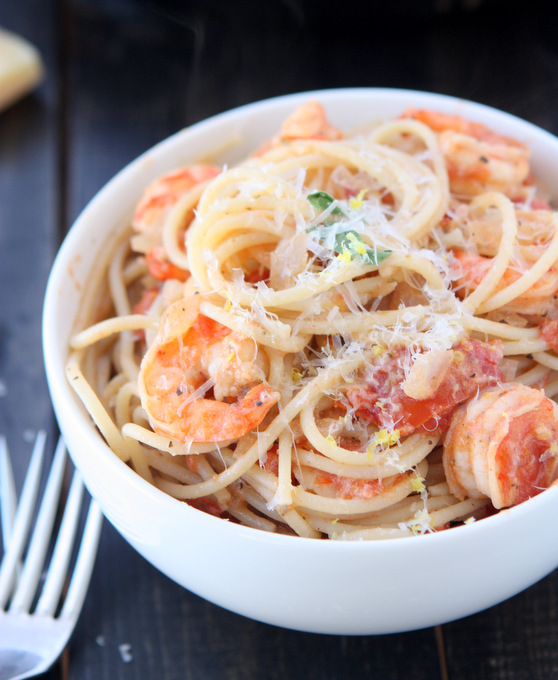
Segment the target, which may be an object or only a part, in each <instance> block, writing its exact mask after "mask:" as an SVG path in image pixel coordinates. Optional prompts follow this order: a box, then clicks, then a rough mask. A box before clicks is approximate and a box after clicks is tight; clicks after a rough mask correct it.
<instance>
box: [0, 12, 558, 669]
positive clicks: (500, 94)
mask: <svg viewBox="0 0 558 680" xmlns="http://www.w3.org/2000/svg"><path fill="white" fill-rule="evenodd" d="M0 26H2V27H4V28H7V29H9V30H13V31H15V32H17V33H19V34H21V35H22V36H24V37H26V38H27V39H29V40H30V41H31V42H33V43H34V44H36V45H37V47H38V48H39V49H40V51H41V53H42V55H43V57H44V60H45V63H46V71H47V77H46V79H45V81H44V82H43V83H42V85H41V86H40V87H39V88H38V89H37V91H36V92H34V93H33V94H32V95H31V96H29V97H27V98H25V99H24V100H22V101H20V102H19V103H17V104H16V105H14V106H12V107H11V108H10V109H8V110H6V111H5V112H2V113H0V433H3V434H5V435H6V436H7V438H8V443H9V446H10V450H11V451H12V454H13V457H14V464H15V467H16V478H17V485H18V488H20V486H21V483H22V479H23V474H24V470H25V467H26V464H27V461H28V458H29V455H30V451H31V443H30V442H31V440H32V438H33V436H34V433H36V431H37V430H38V429H41V428H43V429H47V431H48V432H49V441H50V443H51V444H53V445H54V440H55V436H56V426H55V422H54V418H53V415H52V411H51V407H50V402H49V397H48V391H47V386H46V381H45V377H44V371H43V364H42V350H41V337H40V334H41V308H42V298H43V294H44V288H45V285H46V280H47V276H48V272H49V269H50V266H51V264H52V261H53V258H54V255H55V253H56V250H57V248H58V246H59V244H60V241H61V239H62V237H63V235H64V234H65V232H66V231H67V229H68V228H69V226H70V224H71V223H72V221H73V220H74V219H75V218H76V216H77V215H78V214H79V212H80V211H81V210H82V209H83V208H84V206H85V205H86V204H87V202H88V201H89V200H90V199H91V198H92V197H93V196H94V194H95V193H96V192H97V191H98V190H99V189H100V188H101V187H102V186H103V185H104V183H105V182H106V181H107V180H109V179H110V178H111V177H112V176H113V175H114V174H115V173H116V172H117V171H118V170H120V169H121V168H122V167H124V166H125V165H126V164H127V163H129V162H130V161H131V160H133V159H134V158H135V157H136V156H138V155H139V154H140V153H142V152H143V151H145V150H146V149H147V148H149V147H150V146H152V145H153V144H155V143H156V142H158V141H160V140H162V139H163V138H165V137H167V136H168V135H170V134H172V133H173V132H176V131H177V130H179V129H181V128H183V127H184V126H187V125H190V124H192V123H194V122H196V121H198V120H201V119H202V118H205V117H207V116H210V115H212V114H215V113H219V112H221V111H224V110H226V109H229V108H231V107H235V106H238V105H241V104H245V103H247V102H251V101H255V100H258V99H262V98H266V97H271V96H276V95H281V94H286V93H290V92H296V91H303V90H312V89H319V88H330V87H346V86H382V87H403V88H412V89H421V90H429V91H434V92H440V93H445V94H451V95H456V96H459V97H463V98H466V99H472V100H475V101H479V102H482V103H486V104H489V105H492V106H495V107H497V108H501V109H505V110H507V111H509V112H511V113H515V114H517V115H519V116H521V117H523V118H525V119H527V120H530V121H532V122H534V123H536V124H538V125H540V126H542V127H543V128H545V129H547V130H549V131H551V132H554V133H558V41H557V40H556V38H555V33H556V29H555V24H554V23H553V22H552V21H551V17H550V15H549V14H547V10H546V7H545V6H544V5H543V4H542V3H537V2H531V3H519V2H517V3H516V2H498V1H497V0H494V1H493V2H489V1H485V2H472V1H469V2H467V1H466V0H463V1H462V2H451V0H448V1H447V2H442V1H438V2H435V1H434V0H433V1H432V2H425V3H423V4H421V3H420V2H419V3H417V2H412V1H409V0H407V1H403V0H402V1H401V2H397V1H396V0H395V1H394V2H392V3H379V2H372V1H371V2H368V3H366V4H365V5H362V4H361V3H357V2H350V1H348V0H346V1H345V2H344V3H341V4H340V3H333V2H330V1H329V0H323V1H322V2H318V1H317V0H316V1H314V0H308V1H307V2H304V0H275V1H271V0H270V1H269V2H261V3H254V2H249V1H248V0H243V1H239V2H237V3H234V2H220V1H218V0H205V1H204V0H200V2H187V1H186V0H184V1H183V2H176V3H171V2H169V1H163V0H161V2H156V1H155V0H153V1H148V0H81V1H79V0H19V1H18V2H14V3H12V2H3V3H2V4H0ZM557 181H558V178H557ZM551 522H553V523H555V518H554V519H551V518H549V532H550V533H549V540H556V539H555V537H554V535H553V533H552V531H553V528H552V527H553V525H551ZM478 559H479V560H480V561H482V560H487V559H489V556H486V555H479V556H478ZM340 578H342V574H340ZM428 578H429V575H428V574H427V573H423V574H417V583H416V587H417V588H420V583H421V581H422V580H424V579H428ZM234 587H235V584H234V583H231V588H234ZM557 591H558V572H555V573H553V574H551V575H550V576H548V577H547V578H545V579H544V580H542V581H541V582H540V583H538V584H536V585H535V586H533V587H531V588H529V589H528V590H527V591H525V592H524V593H521V594H520V595H517V596H515V597H513V598H512V599H510V600H508V601H507V602H504V603H502V604H500V605H498V606H495V607H493V608H491V609H489V610H488V611H486V612H482V613H479V614H477V615H475V616H471V617H468V618H466V619H463V620H460V621H456V622H453V623H449V624H447V625H444V626H442V627H439V628H435V629H427V630H422V631H417V632H412V633H404V634H398V635H389V636H375V637H374V636H369V637H334V636H325V635H313V634H304V633H299V632H295V631H288V630H283V629H279V628H274V627H271V626H267V625H264V624H260V623H256V622H253V621H250V620H248V619H245V618H243V617H240V616H238V615H236V614H232V613H230V612H227V611H224V610H222V609H220V608H219V607H216V606H214V605H212V604H209V603H207V602H205V601H203V600H201V599H200V598H198V597H196V596H195V595H193V594H191V593H189V592H187V591H186V590H184V589H182V588H180V587H179V586H178V585H176V584H174V583H173V582H171V581H170V580H169V579H167V578H166V577H164V576H162V575H161V574H160V573H159V572H157V571H156V570H155V569H154V568H153V567H152V566H151V565H149V564H148V563H147V562H145V561H144V560H143V559H142V558H141V557H139V555H137V554H136V553H135V552H134V551H133V550H132V548H130V547H129V546H128V545H127V544H126V543H125V542H124V541H123V539H121V538H120V536H119V535H118V534H117V533H116V532H115V531H114V530H113V529H112V527H111V526H110V525H109V524H108V523H105V526H104V529H103V534H102V539H101V546H100V552H99V556H98V560H97V564H96V568H95V571H94V574H93V579H92V583H91V588H90V591H89V594H88V597H87V600H86V602H85V606H84V610H83V615H82V616H81V618H80V621H79V624H78V627H77V629H76V632H75V635H74V636H73V638H72V640H71V643H70V645H69V648H68V650H67V651H66V653H65V654H64V656H63V658H62V660H61V661H60V662H59V663H57V664H56V666H55V667H54V668H53V669H52V670H51V671H50V672H49V673H48V674H47V675H46V676H45V677H46V678H48V680H53V679H55V678H56V679H59V678H70V679H72V680H132V679H138V680H143V679H146V678H148V679H150V678H154V679H157V680H174V679H176V680H178V679H180V680H202V679H203V680H217V679H218V678H219V679H226V680H241V679H242V680H255V679H260V678H262V679H270V680H279V679H284V678H286V679H289V678H304V679H305V680H330V679H331V680H333V679H336V678H345V677H347V678H352V679H353V678H354V679H355V680H357V679H360V678H363V679H364V678H374V679H375V680H383V679H401V680H403V679H405V680H406V679H408V678H410V679H413V680H422V679H424V680H438V679H441V680H447V679H448V678H449V679H450V680H465V679H467V680H470V679H471V678H474V679H475V680H548V679H551V678H558V612H557ZM324 597H327V593H324Z"/></svg>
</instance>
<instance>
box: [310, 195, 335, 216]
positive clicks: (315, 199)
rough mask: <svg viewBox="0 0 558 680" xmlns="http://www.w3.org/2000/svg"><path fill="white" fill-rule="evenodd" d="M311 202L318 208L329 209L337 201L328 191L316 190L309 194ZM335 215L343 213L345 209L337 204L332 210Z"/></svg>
mask: <svg viewBox="0 0 558 680" xmlns="http://www.w3.org/2000/svg"><path fill="white" fill-rule="evenodd" d="M307 198H308V200H309V201H310V203H311V204H312V205H313V206H314V208H316V210H322V211H323V210H327V209H328V208H329V206H330V205H331V204H332V203H333V202H334V201H335V199H334V198H333V196H330V195H329V194H328V193H327V192H326V191H314V192H313V193H311V194H308V196H307ZM331 212H332V213H333V214H334V215H342V214H343V211H342V210H341V208H338V207H337V206H336V207H335V208H333V210H332V211H331Z"/></svg>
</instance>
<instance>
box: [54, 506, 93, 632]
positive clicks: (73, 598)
mask: <svg viewBox="0 0 558 680" xmlns="http://www.w3.org/2000/svg"><path fill="white" fill-rule="evenodd" d="M102 524H103V513H102V512H101V508H100V506H99V505H98V504H97V502H96V501H95V500H93V499H92V500H91V503H90V505H89V512H88V513H87V520H86V523H85V529H84V531H83V539H82V541H81V545H80V548H79V553H78V556H77V560H76V565H75V568H74V574H73V576H72V580H71V582H70V587H69V588H68V594H67V596H66V600H65V602H64V607H63V608H62V611H61V613H60V618H61V619H64V618H70V619H71V618H72V617H74V616H76V615H77V614H79V612H80V611H81V607H82V605H83V600H84V599H85V595H86V593H87V588H88V586H89V580H90V578H91V572H92V571H93V565H94V564H95V556H96V554H97V546H98V544H99V538H100V536H101V527H102Z"/></svg>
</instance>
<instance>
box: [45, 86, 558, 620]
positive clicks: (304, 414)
mask: <svg viewBox="0 0 558 680" xmlns="http://www.w3.org/2000/svg"><path fill="white" fill-rule="evenodd" d="M235 142H238V143H235ZM549 144H552V145H554V147H556V148H558V141H557V140H555V139H554V138H552V137H550V135H547V134H546V133H544V132H542V131H540V130H538V129H537V128H534V127H533V126H531V125H529V124H527V123H524V122H523V121H519V120H517V119H515V118H513V117H511V116H507V115H506V114H502V113H501V112H497V111H494V110H491V109H487V108H486V107H482V106H479V105H475V104H472V103H468V102H462V101H459V100H455V99H451V98H446V97H439V96H437V95H430V94H426V93H416V92H406V91H390V90H365V89H363V90H337V91H336V90H332V91H325V92H317V93H305V94H301V95H293V96H291V97H284V98H278V99H276V100H269V101H267V102H262V103H259V104H255V105H251V106H248V107H244V108H242V109H238V110H236V111H233V112H229V113H227V114H222V115H221V116H217V117H216V118H214V119H211V120H209V121H206V122H205V123H201V124H199V125H198V126H194V127H193V128H191V129H190V130H186V131H184V132H183V133H179V134H178V135H176V136H175V137H173V138H170V139H169V140H166V141H165V142H163V143H162V144H161V145H159V146H158V147H156V148H155V149H153V150H151V151H150V152H147V154H145V155H144V156H143V157H142V158H140V159H138V161H135V162H134V163H133V164H131V165H130V166H129V167H128V168H126V169H125V170H124V171H123V172H122V173H121V174H120V175H119V176H117V177H116V178H115V179H114V180H113V181H112V182H111V183H110V184H109V185H108V186H107V187H106V188H105V189H104V190H103V191H102V192H101V193H100V194H99V196H98V197H96V199H94V201H93V202H92V203H91V204H90V206H88V208H86V210H85V211H84V213H83V215H82V216H81V218H80V220H78V222H77V223H76V225H75V226H74V227H73V228H72V230H71V232H70V234H69V236H68V238H67V240H66V242H65V244H64V245H63V247H62V249H61V254H60V255H59V257H58V259H57V263H56V264H55V267H54V269H53V274H52V276H51V281H50V282H49V291H47V299H46V304H45V355H46V364H47V373H48V376H49V384H50V386H51V391H52V393H53V401H54V404H55V408H56V410H57V413H58V416H59V419H60V426H61V429H62V430H63V432H64V434H65V435H66V437H67V439H68V441H69V444H70V450H72V452H73V454H74V460H75V462H76V465H77V466H78V467H79V468H80V469H81V470H82V472H83V475H84V478H85V481H86V483H88V485H89V487H90V489H91V491H92V493H93V495H94V496H96V497H99V500H100V502H101V504H102V506H103V508H104V510H105V512H106V514H107V516H108V517H109V519H111V521H113V523H114V524H115V526H116V527H117V528H118V529H119V530H120V531H121V532H122V533H123V535H124V536H125V537H126V538H127V539H128V540H130V542H132V544H133V545H135V547H137V549H138V550H139V551H140V552H141V553H142V554H144V555H145V556H146V557H147V558H148V559H150V560H151V561H152V562H153V563H154V564H156V566H158V567H159V568H161V569H162V570H163V571H164V572H165V573H167V574H168V575H169V576H171V577H172V578H174V579H175V580H177V581H178V582H180V583H182V584H183V585H185V586H186V587H188V588H191V589H192V590H194V591H195V592H198V593H200V594H202V595H203V596H205V597H207V598H208V599H211V600H212V601H214V602H217V603H218V604H221V605H223V606H227V607H229V608H231V609H233V610H234V611H239V612H240V613H245V614H247V615H249V616H253V617H254V618H259V619H261V620H264V621H269V622H272V623H277V624H278V625H286V626H289V627H294V628H300V629H303V630H313V631H316V632H338V633H353V632H354V633H370V632H392V631H394V630H408V629H412V628H416V627H420V626H424V625H432V624H433V623H440V622H442V621H444V620H449V619H450V618H456V617H457V616H462V615H465V614H466V613H471V612H472V611H476V610H477V609H480V608H482V607H483V606H488V605H489V604H493V603H495V602H497V601H499V600H501V599H503V598H504V597H507V596H509V594H511V593H513V592H517V591H518V590H519V589H521V588H522V587H525V586H526V585H529V583H532V582H534V580H536V578H540V577H541V576H542V575H544V574H545V573H548V571H550V570H551V569H553V568H554V567H555V566H556V564H557V563H558V559H557V558H558V551H556V550H550V549H548V547H546V548H545V550H546V553H545V554H544V555H543V556H542V557H543V559H541V562H540V563H539V564H538V565H537V567H536V568H533V567H532V568H531V570H527V571H525V572H521V570H519V572H518V573H515V574H514V572H513V569H511V566H512V565H507V566H506V569H507V571H510V572H511V573H510V576H509V578H503V579H502V569H504V568H503V567H502V565H501V564H495V565H494V579H495V581H496V582H497V583H498V587H495V588H492V587H491V588H487V587H486V584H485V585H484V586H480V587H479V585H478V584H476V585H475V587H474V589H475V593H476V595H474V596H472V597H470V598H468V600H467V602H466V603H464V602H463V597H462V594H461V593H460V592H455V583H454V580H453V579H455V578H462V574H463V573H465V571H466V569H467V562H469V561H470V559H471V558H470V557H468V558H467V559H465V560H464V554H470V551H471V550H473V554H475V551H478V550H481V549H482V550H491V549H492V550H494V548H491V547H490V546H491V545H492V544H493V541H494V540H497V541H498V542H499V543H500V544H502V545H506V546H507V541H508V540H509V539H510V536H512V535H513V536H514V537H515V538H514V540H515V544H514V545H515V546H516V547H515V548H514V550H518V551H519V552H518V554H522V553H523V551H524V549H525V541H531V542H533V543H535V544H536V545H537V546H540V547H539V548H538V550H537V549H535V548H533V549H534V550H535V551H536V552H539V551H540V550H542V549H543V546H546V542H547V539H548V537H547V535H546V532H544V530H540V531H539V532H538V533H537V532H534V533H532V532H530V530H527V533H528V536H527V535H523V533H521V532H522V526H523V524H525V527H527V526H528V524H529V522H534V523H536V521H540V515H539V513H544V512H551V510H548V508H549V507H550V508H552V507H554V512H555V506H556V503H557V502H558V501H557V500H556V489H555V488H552V489H549V488H548V487H551V486H552V485H553V482H554V480H555V478H556V463H557V456H558V420H557V413H558V407H557V406H556V404H555V401H554V397H555V396H556V394H558V357H557V356H556V351H557V350H558V334H557V330H558V305H557V302H556V299H557V297H556V295H557V290H558V274H557V271H558V270H557V269H556V261H557V260H558V229H557V227H558V215H557V213H556V212H555V211H554V210H553V208H552V198H553V196H552V191H551V189H552V186H551V180H552V174H553V173H555V172H556V168H553V167H552V162H551V161H549V154H550V151H549V150H547V148H548V145H549ZM219 149H221V151H220V152H219ZM101 225H102V226H101ZM99 232H102V233H99ZM92 234H94V236H92ZM91 238H94V239H95V246H96V248H95V249H91V248H90V246H89V242H88V246H87V252H86V250H85V248H84V246H85V242H86V240H87V239H91ZM92 250H94V251H95V252H94V253H93V252H90V251H92ZM77 257H79V258H80V259H79V262H77V264H75V267H74V268H73V270H72V274H73V280H74V281H75V280H79V282H80V290H77V289H76V287H75V285H74V286H73V287H74V290H68V288H69V287H70V288H71V287H72V285H73V284H72V278H71V277H70V276H69V275H68V265H69V263H76V261H77V260H76V258H77ZM78 270H79V271H78ZM61 291H62V293H61ZM61 297H62V298H68V299H66V300H65V302H64V305H63V306H61V302H60V298H61ZM68 308H70V309H73V313H72V314H70V315H69V318H68V320H67V321H66V320H64V321H63V320H62V318H61V317H62V310H63V309H64V311H66V310H67V309H68ZM70 317H71V318H70ZM61 323H63V325H64V330H63V333H62V334H61V335H62V337H64V338H66V344H65V345H64V346H63V347H60V344H59V343H57V345H56V347H54V344H51V343H52V338H53V337H54V335H53V334H54V330H55V327H56V333H57V337H58V336H60V324H61ZM49 338H50V340H49ZM64 374H65V375H64ZM68 408H71V409H73V410H74V411H75V412H76V419H74V420H73V421H72V422H70V419H69V418H68V417H67V413H68V410H67V409H68ZM77 414H79V415H77ZM66 430H67V431H66ZM78 430H79V431H78ZM85 435H86V436H87V438H88V447H87V448H88V451H87V453H85V452H83V453H82V452H78V451H77V450H76V451H73V449H74V447H73V446H72V441H73V442H75V444H76V447H77V443H78V441H80V439H79V438H80V436H82V437H83V436H85ZM82 446H83V445H82ZM89 448H91V450H89ZM93 450H94V451H95V452H93ZM543 491H544V493H542V492H543ZM510 508H511V509H510ZM544 508H547V510H545V509H544ZM140 516H141V518H140ZM535 518H538V520H536V519H535ZM472 524H474V525H475V526H470V525H472ZM173 532H174V534H173ZM493 532H494V533H493ZM518 532H519V533H521V539H520V540H518V539H517V534H518ZM494 537H496V538H494ZM545 539H546V541H545ZM502 542H503V543H502ZM177 544H178V545H177ZM222 550H225V553H221V551H222ZM507 550H509V548H508V547H506V551H507ZM447 551H450V552H449V554H450V555H451V559H449V558H448V557H447V555H446V557H445V558H444V560H445V561H446V563H445V564H444V565H441V564H438V562H439V561H441V557H440V556H441V555H442V554H444V555H445V554H446V553H447ZM506 551H501V553H502V554H501V557H500V558H499V560H500V561H503V560H504V555H505V554H507V553H506ZM216 553H217V554H218V555H219V556H220V557H217V554H216ZM478 554H480V553H477V555H478ZM485 554H486V553H485ZM211 556H213V558H212V557H211ZM508 557H509V556H508ZM415 559H416V560H418V562H421V561H422V560H424V563H423V566H424V568H429V569H432V568H435V570H438V571H439V572H440V573H439V574H438V575H437V578H436V584H435V585H437V586H438V587H440V584H442V585H441V590H442V593H443V597H442V596H441V595H437V596H436V597H435V599H436V600H437V601H439V606H438V607H434V608H432V607H431V608H430V610H429V611H428V612H426V611H424V610H423V609H421V607H420V606H417V607H416V608H414V609H413V611H412V612H409V611H408V609H407V608H406V606H405V605H406V603H405V598H404V597H403V593H404V592H405V588H406V587H407V585H406V584H408V580H406V579H405V577H404V575H403V573H402V572H400V571H399V570H401V569H402V567H401V564H402V561H407V560H411V562H412V561H413V560H415ZM289 560H290V562H289ZM499 560H497V562H498V561H499ZM263 561H265V564H266V569H271V570H272V571H273V573H274V574H275V575H276V579H277V580H276V585H275V586H274V587H273V588H271V589H269V584H267V590H266V589H265V587H264V584H262V585H261V586H258V587H256V588H255V589H254V593H253V596H251V597H249V598H247V600H246V599H245V600H243V601H238V600H242V598H239V597H238V596H236V597H235V595H234V593H232V592H231V591H230V589H227V588H226V587H223V585H222V583H219V584H217V585H216V582H217V581H220V579H221V576H224V575H225V574H227V575H228V576H233V574H236V576H237V577H238V578H242V579H245V580H247V579H248V576H247V572H246V569H247V568H249V565H253V564H254V563H255V564H262V562H263ZM231 562H232V567H231ZM268 562H269V563H268ZM293 563H296V564H299V565H300V568H299V569H298V570H297V571H298V572H299V573H297V574H296V575H295V574H293V573H292V568H290V567H288V565H289V564H293ZM395 565H398V569H396V570H395V571H394V566H395ZM433 565H435V567H433ZM498 567H500V573H499V575H498V572H497V568H498ZM469 568H470V569H471V571H472V573H471V575H468V576H467V578H471V576H472V575H473V574H474V573H476V570H475V569H474V568H473V567H471V566H470V565H469ZM204 569H205V571H207V570H208V569H209V573H208V574H207V575H205V574H204V576H203V578H202V577H201V575H200V574H201V572H202V571H203V570H204ZM378 569H381V571H377V570H378ZM410 569H411V567H410V566H407V567H405V568H403V572H405V570H407V571H409V570H410ZM506 569H504V571H506ZM324 570H325V571H324ZM339 570H341V573H345V572H347V570H349V572H353V573H349V572H347V573H348V577H347V583H346V584H345V585H344V586H343V587H342V588H341V591H342V592H340V593H339V594H336V595H332V598H331V604H330V605H328V607H327V608H328V612H329V614H328V616H325V617H324V616H323V612H322V613H320V612H321V610H322V606H323V605H320V606H319V607H317V604H318V603H317V602H316V601H315V597H316V592H317V590H316V589H318V590H319V589H320V588H323V587H324V584H326V583H327V582H328V577H327V575H328V574H329V575H330V576H331V575H332V574H335V573H337V572H338V571H339ZM390 570H391V572H393V573H394V575H393V576H392V575H391V572H390ZM317 571H319V572H320V576H319V577H317V575H316V572H317ZM369 571H370V573H371V574H374V573H377V574H382V575H383V576H382V578H384V579H387V580H388V581H389V580H390V579H393V581H392V583H391V584H389V587H393V588H397V587H401V589H402V590H401V602H400V603H398V604H397V606H395V607H394V606H393V603H391V604H390V605H389V612H390V614H389V616H386V612H385V608H386V607H387V606H388V599H386V595H385V594H380V593H378V589H379V585H378V584H377V583H376V584H372V585H370V584H369V583H368V581H369V578H365V577H364V574H365V573H368V572H369ZM386 571H387V572H390V576H386ZM529 572H531V573H529ZM239 574H242V576H239ZM398 574H399V576H398ZM407 575H408V574H407ZM254 578H255V579H256V580H257V578H258V574H254ZM313 579H314V580H315V583H314V584H311V583H310V582H311V581H312V580H313ZM401 579H402V580H401ZM372 580H374V579H372ZM304 584H306V585H304ZM385 585H386V584H385V583H384V586H385ZM492 585H493V584H491V586H492ZM275 588H276V589H277V594H276V595H277V597H276V598H275V597H273V596H271V602H270V601H269V598H270V595H269V591H270V590H271V592H272V593H273V592H275ZM284 589H291V590H292V595H291V596H289V597H286V598H285V596H284ZM388 589H389V588H388ZM430 589H431V587H429V588H426V589H424V593H423V594H422V595H421V598H422V599H421V598H419V599H421V601H422V602H423V604H424V603H425V602H426V601H427V599H426V598H427V593H428V592H429V591H430ZM363 591H365V594H363ZM421 592H423V591H421ZM436 592H437V591H436ZM264 593H267V595H266V597H267V598H268V603H267V604H263V603H262V598H263V597H264ZM363 597H364V599H365V601H369V602H370V606H369V607H363V606H362V604H363V600H362V598H363ZM430 597H431V595H430ZM313 598H314V599H313ZM440 598H442V599H440ZM397 599H399V598H397ZM275 600H277V601H275ZM311 603H313V605H311ZM359 604H360V606H359ZM316 607H317V608H316Z"/></svg>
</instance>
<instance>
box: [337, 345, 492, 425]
mask: <svg viewBox="0 0 558 680" xmlns="http://www.w3.org/2000/svg"><path fill="white" fill-rule="evenodd" d="M452 351H453V356H452V360H451V363H450V364H449V366H448V367H447V370H446V372H445V375H444V377H443V379H442V380H441V382H440V384H439V386H438V387H437V389H436V390H435V391H434V393H433V394H432V395H431V396H430V397H428V398H426V399H413V398H412V397H409V396H408V395H407V394H405V391H404V390H403V383H404V381H405V369H404V365H403V363H404V361H403V360H404V358H405V357H404V354H405V349H404V348H401V349H398V350H396V351H395V352H389V353H386V354H385V355H382V356H380V357H378V359H377V361H376V362H375V363H374V365H372V366H370V367H369V368H368V369H367V370H366V371H365V373H364V375H363V377H362V379H360V380H356V381H355V383H354V384H353V385H352V386H351V387H350V388H349V389H348V390H347V398H348V400H349V403H350V404H351V406H352V407H353V408H354V409H355V410H356V414H357V416H359V417H360V418H362V419H363V420H366V421H368V422H372V423H375V424H376V425H378V426H379V427H382V428H384V427H385V428H387V429H389V430H393V429H398V430H399V433H400V435H401V436H404V435H408V434H411V433H412V432H415V431H425V432H432V433H434V432H436V433H443V432H445V431H446V430H447V429H448V427H449V421H450V418H451V415H452V413H453V412H454V410H455V409H456V408H457V406H458V405H459V404H462V403H464V402H466V401H468V400H469V399H471V398H472V397H474V396H475V394H476V393H477V392H478V391H479V390H481V389H484V388H486V387H489V386H492V385H496V384H498V383H500V382H503V375H502V373H501V371H500V370H499V369H498V362H499V361H500V360H501V358H502V351H501V349H500V348H499V347H498V346H496V345H491V344H488V343H486V342H482V341H480V340H470V339H465V340H463V341H462V342H460V343H458V344H457V345H455V346H454V347H453V348H452Z"/></svg>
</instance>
